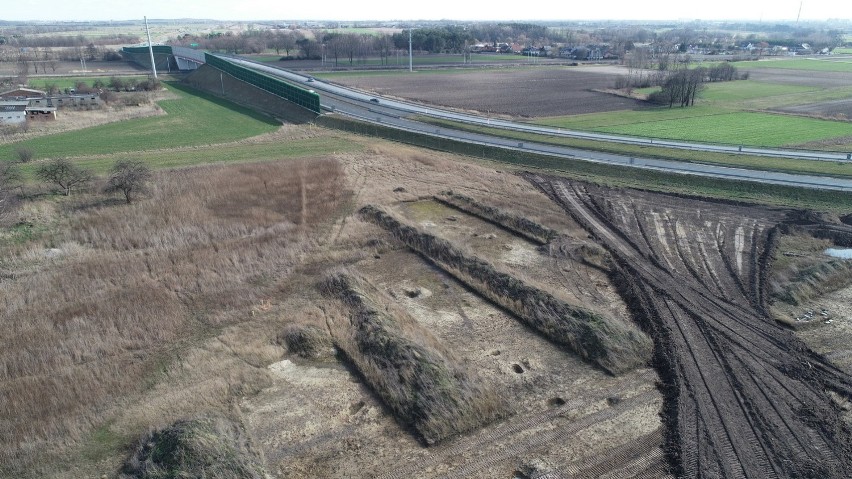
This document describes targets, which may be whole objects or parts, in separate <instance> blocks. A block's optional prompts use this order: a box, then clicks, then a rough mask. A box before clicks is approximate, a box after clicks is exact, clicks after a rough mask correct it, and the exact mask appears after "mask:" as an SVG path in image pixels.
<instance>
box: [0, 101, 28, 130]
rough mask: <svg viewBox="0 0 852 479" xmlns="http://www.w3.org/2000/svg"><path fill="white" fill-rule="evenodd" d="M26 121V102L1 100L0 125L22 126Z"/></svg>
mask: <svg viewBox="0 0 852 479" xmlns="http://www.w3.org/2000/svg"><path fill="white" fill-rule="evenodd" d="M26 121H27V101H26V100H0V124H3V125H20V124H21V123H24V122H26Z"/></svg>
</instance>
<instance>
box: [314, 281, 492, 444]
mask: <svg viewBox="0 0 852 479" xmlns="http://www.w3.org/2000/svg"><path fill="white" fill-rule="evenodd" d="M323 289H324V290H325V291H326V292H327V293H328V294H330V295H333V296H336V297H338V298H340V299H341V300H342V301H343V302H344V303H346V305H347V306H348V307H349V308H350V311H351V313H350V314H349V319H348V321H344V322H337V323H332V324H331V325H330V327H331V330H332V333H333V334H334V337H335V343H336V344H337V346H338V347H339V348H340V349H341V350H343V351H344V352H345V353H346V356H347V357H348V358H349V359H350V360H351V361H352V362H353V363H354V364H355V366H356V367H357V368H358V371H359V372H360V373H361V374H362V375H363V376H364V379H365V380H366V381H367V383H368V384H370V386H371V387H372V388H373V389H374V390H375V391H376V392H377V393H378V394H379V396H381V397H382V399H383V400H384V402H385V404H387V406H388V407H389V408H390V409H391V410H392V411H393V412H394V413H395V414H396V416H397V417H398V418H399V420H400V422H402V423H403V424H407V425H411V426H412V427H414V429H415V430H417V432H418V433H419V434H420V436H421V437H422V438H423V440H424V441H425V442H426V443H427V444H434V443H437V442H439V441H441V440H443V439H446V438H448V437H450V436H454V435H457V434H459V433H463V432H466V431H470V430H472V429H475V428H478V427H481V426H483V425H485V424H488V423H489V422H491V421H493V420H495V419H497V418H499V417H501V416H504V415H506V413H507V405H506V404H505V402H504V401H503V400H502V399H501V398H500V396H499V395H498V394H497V392H496V391H493V390H489V389H487V388H485V387H483V386H482V385H481V384H480V383H479V381H478V379H477V378H476V377H475V376H474V375H473V374H472V373H471V372H469V371H467V370H465V368H464V367H463V366H462V365H461V364H459V361H458V360H457V359H456V358H455V357H453V355H452V354H451V353H450V352H449V351H448V350H447V349H446V348H444V347H442V346H441V344H440V342H439V341H438V340H437V339H436V338H435V337H434V336H433V335H432V334H431V333H430V332H429V331H428V330H426V329H425V328H424V327H422V326H420V325H419V324H418V323H417V322H416V321H415V320H414V319H413V318H411V317H410V316H408V315H407V314H405V313H404V312H403V311H402V310H399V309H396V308H394V309H392V310H391V309H389V305H388V301H387V300H383V299H382V297H381V293H379V292H378V290H376V289H375V287H373V286H372V285H370V284H369V283H367V281H366V280H365V279H364V278H362V277H359V276H356V275H355V274H354V273H353V272H351V271H349V272H345V273H337V274H334V275H332V276H330V277H329V278H328V279H327V280H326V281H325V282H324V284H323Z"/></svg>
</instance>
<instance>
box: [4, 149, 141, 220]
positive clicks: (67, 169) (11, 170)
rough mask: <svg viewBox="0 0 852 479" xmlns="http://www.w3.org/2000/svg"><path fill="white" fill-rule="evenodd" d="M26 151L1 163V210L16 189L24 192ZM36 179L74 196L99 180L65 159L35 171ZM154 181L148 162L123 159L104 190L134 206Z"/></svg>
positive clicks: (113, 167)
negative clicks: (120, 196) (23, 169)
mask: <svg viewBox="0 0 852 479" xmlns="http://www.w3.org/2000/svg"><path fill="white" fill-rule="evenodd" d="M25 151H28V150H18V158H16V159H15V160H14V161H4V162H0V209H2V207H3V206H6V205H8V204H10V203H11V202H12V201H13V197H14V193H13V191H14V190H15V189H20V190H21V191H23V176H22V175H21V172H20V168H19V165H20V164H21V163H23V162H25V161H24V156H23V155H22V154H21V153H22V152H25ZM29 153H30V154H31V152H29ZM26 161H29V160H28V159H27V160H26ZM35 176H36V178H38V179H40V180H42V181H44V182H47V183H50V184H51V185H53V186H55V187H56V188H58V190H59V191H60V192H61V193H62V194H63V195H65V196H70V195H71V192H72V191H77V190H82V189H86V188H88V187H89V186H90V185H91V184H92V182H93V181H94V179H95V175H94V173H92V171H91V170H89V169H86V168H83V167H80V166H79V165H77V164H76V163H74V162H72V161H70V160H68V159H65V158H56V159H53V160H50V161H47V162H45V163H43V164H41V165H39V166H38V168H36V169H35ZM150 179H151V170H150V168H148V166H147V165H146V164H145V163H143V162H142V161H139V160H128V159H122V160H118V161H116V162H115V164H113V166H112V168H111V169H110V174H109V177H108V178H107V180H106V183H105V184H104V186H103V188H102V191H103V192H104V193H107V194H116V193H120V194H122V196H123V197H124V201H125V202H126V203H128V204H130V203H131V202H132V201H133V199H134V198H135V197H136V196H137V195H138V194H140V193H143V192H144V191H145V190H146V189H147V185H148V182H149V180H150ZM4 202H5V204H4Z"/></svg>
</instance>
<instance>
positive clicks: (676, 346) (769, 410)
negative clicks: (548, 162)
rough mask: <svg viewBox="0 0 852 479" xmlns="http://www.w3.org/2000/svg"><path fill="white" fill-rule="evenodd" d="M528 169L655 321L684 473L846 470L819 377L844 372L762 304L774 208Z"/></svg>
mask: <svg viewBox="0 0 852 479" xmlns="http://www.w3.org/2000/svg"><path fill="white" fill-rule="evenodd" d="M527 178H528V179H529V180H530V181H531V182H532V183H533V184H535V185H536V186H538V187H539V188H540V189H541V190H542V191H544V192H545V193H547V194H549V195H550V196H551V198H552V199H553V200H554V201H556V202H557V203H559V204H561V205H562V206H563V207H564V208H565V210H566V211H567V212H568V213H569V214H570V215H572V216H573V217H574V218H575V219H576V220H577V221H578V222H579V223H580V224H582V225H583V226H584V227H585V228H586V229H587V230H588V231H589V232H590V233H591V234H593V235H594V236H595V237H597V238H598V240H599V241H600V242H601V243H602V244H603V245H604V246H605V247H606V248H607V249H608V250H609V251H610V253H611V254H612V256H613V257H614V259H615V261H616V262H617V264H618V265H619V267H620V270H621V276H622V283H623V284H622V291H623V293H624V295H625V299H626V300H627V301H628V303H630V304H631V307H632V309H633V311H634V314H636V316H637V317H638V318H639V319H641V320H642V321H643V322H644V324H645V325H646V327H647V329H648V330H649V331H650V332H651V333H652V335H653V337H654V341H655V345H656V347H655V358H654V362H655V367H656V368H657V370H658V372H659V373H660V376H661V378H662V379H663V381H664V384H663V393H664V395H665V398H666V401H665V411H664V412H665V414H666V426H667V432H666V436H667V437H666V439H667V443H668V457H669V460H670V463H671V465H672V468H673V472H675V473H676V474H677V475H678V476H683V477H761V478H767V477H850V474H852V456H850V452H852V451H850V446H849V444H850V441H849V439H850V433H849V431H848V429H847V428H846V426H845V425H844V423H843V421H842V419H841V417H840V411H839V409H838V407H837V405H836V404H835V403H834V402H833V401H832V399H831V398H830V397H829V395H828V394H827V393H826V390H832V391H835V392H837V393H839V394H841V395H843V396H846V397H849V396H850V394H852V378H850V377H849V376H847V375H846V374H844V373H843V372H842V371H840V370H839V369H837V368H835V367H833V366H832V365H830V364H828V363H827V362H826V361H825V360H824V359H823V358H821V357H819V356H818V355H816V354H814V353H813V352H811V351H809V350H807V348H806V347H805V345H804V344H803V343H802V342H801V341H799V340H798V339H797V338H796V337H795V336H794V335H793V334H792V333H791V332H790V331H789V330H787V329H785V328H783V327H781V326H780V325H779V324H778V323H776V322H775V321H774V320H772V319H771V318H770V317H769V316H768V315H767V314H766V313H765V310H764V308H763V307H762V303H763V300H762V298H763V293H762V291H763V289H764V285H765V282H766V273H765V272H766V269H767V262H768V261H769V258H770V254H769V253H771V249H772V243H773V240H772V234H771V233H772V232H776V231H777V228H776V225H777V223H778V222H779V221H782V220H783V218H784V212H779V211H774V210H768V209H762V208H757V207H746V206H737V205H729V204H721V203H711V202H706V201H700V200H692V199H685V198H676V197H669V196H666V195H660V194H653V193H646V192H638V191H626V190H610V189H607V188H603V187H597V186H594V185H587V184H579V183H573V182H569V181H568V180H566V179H564V178H556V177H545V176H542V175H533V174H528V175H527Z"/></svg>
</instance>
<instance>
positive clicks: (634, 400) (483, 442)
mask: <svg viewBox="0 0 852 479" xmlns="http://www.w3.org/2000/svg"><path fill="white" fill-rule="evenodd" d="M655 379H656V374H655V373H654V371H652V370H646V371H644V372H642V373H640V374H637V375H634V376H632V377H631V378H629V379H627V380H626V381H621V382H619V383H618V384H616V385H614V386H612V387H610V388H608V389H607V390H605V391H601V392H598V393H595V394H593V395H586V396H579V397H576V398H574V399H570V400H569V401H567V402H566V403H565V404H563V405H561V406H556V407H552V408H549V409H546V410H544V411H541V412H538V413H535V414H525V415H523V416H518V417H515V418H510V419H508V420H506V421H505V422H503V423H501V424H499V425H497V426H495V427H493V428H486V429H485V430H482V431H480V432H479V433H476V434H474V435H471V436H467V437H462V438H459V439H456V440H455V441H453V442H452V443H451V444H447V445H444V446H441V445H439V446H435V447H433V448H432V449H430V450H429V454H428V455H427V456H426V457H423V458H421V459H419V460H417V461H414V462H408V461H406V462H404V463H402V464H400V465H399V467H393V468H390V469H389V470H388V472H386V473H384V474H380V475H378V476H376V478H377V479H408V478H410V477H415V476H422V475H423V474H424V471H426V470H427V469H430V468H433V467H435V466H437V465H440V464H447V463H449V462H451V461H449V459H451V458H453V457H455V456H459V455H462V454H466V453H467V454H471V453H472V454H474V455H478V457H476V459H472V460H471V461H466V463H465V464H464V465H463V466H462V469H464V470H468V469H469V470H470V472H473V471H474V470H476V469H477V468H479V469H481V468H484V467H487V466H489V465H495V464H498V463H500V462H501V461H505V460H506V459H508V458H510V457H511V456H513V455H519V454H523V453H524V452H526V451H528V450H533V449H537V448H541V447H543V446H544V445H545V444H546V440H545V435H547V437H550V436H553V435H554V434H556V435H559V436H560V437H562V436H568V435H570V434H576V433H577V432H579V431H581V430H582V429H585V428H586V427H589V426H590V425H594V424H596V422H600V421H603V420H606V418H611V417H615V416H616V415H618V414H620V413H621V412H624V410H627V409H629V408H633V407H637V406H640V405H642V404H647V403H648V402H650V401H652V400H653V399H654V398H655V397H658V394H659V393H658V392H657V391H654V390H648V391H645V392H641V393H639V394H638V395H636V396H633V397H631V398H628V399H625V400H623V401H621V402H620V403H619V404H617V405H616V406H620V407H607V408H605V409H603V410H601V411H598V412H595V413H592V414H589V415H586V416H583V417H580V418H577V419H576V420H573V421H570V422H567V423H566V424H565V425H564V426H562V427H560V428H557V430H556V432H555V431H545V432H543V433H539V434H536V436H535V438H534V439H530V440H529V441H526V440H525V441H519V442H512V444H511V445H510V446H508V447H506V446H503V447H499V448H498V450H497V451H494V450H493V449H494V445H495V444H499V443H500V442H501V441H503V442H505V441H508V440H510V439H511V438H512V437H515V436H518V435H520V434H523V433H524V432H526V431H531V430H534V429H539V428H545V427H547V425H548V424H551V423H552V422H553V421H554V420H556V419H558V418H560V417H562V416H566V415H568V414H570V413H572V412H574V411H576V410H577V409H578V408H580V407H582V406H584V405H588V404H589V403H590V402H592V401H596V400H604V399H606V398H608V397H613V396H617V395H618V394H619V393H621V392H624V391H629V390H632V389H634V388H637V387H641V385H642V384H647V383H648V382H652V381H654V380H655ZM590 418H594V421H592V422H589V421H590V420H591V419H590ZM559 431H561V432H559ZM567 431H571V432H567ZM554 440H555V439H554ZM459 474H461V473H460V472H459V471H453V472H452V474H451V475H450V476H448V477H470V476H469V475H467V476H465V475H463V474H462V475H459Z"/></svg>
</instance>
